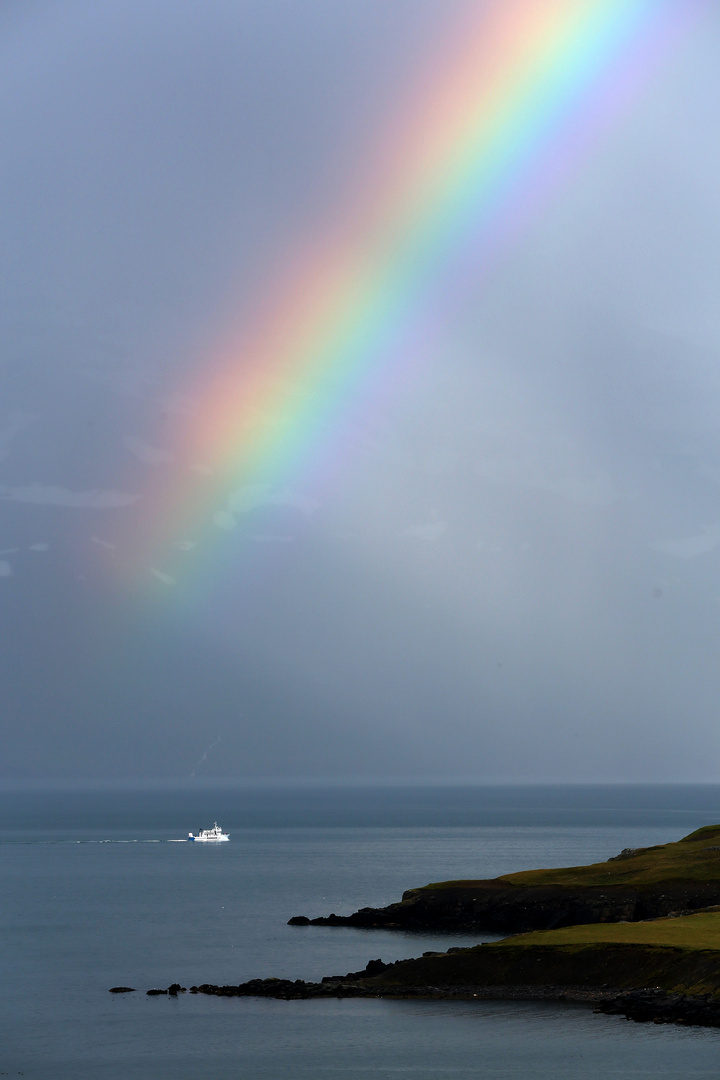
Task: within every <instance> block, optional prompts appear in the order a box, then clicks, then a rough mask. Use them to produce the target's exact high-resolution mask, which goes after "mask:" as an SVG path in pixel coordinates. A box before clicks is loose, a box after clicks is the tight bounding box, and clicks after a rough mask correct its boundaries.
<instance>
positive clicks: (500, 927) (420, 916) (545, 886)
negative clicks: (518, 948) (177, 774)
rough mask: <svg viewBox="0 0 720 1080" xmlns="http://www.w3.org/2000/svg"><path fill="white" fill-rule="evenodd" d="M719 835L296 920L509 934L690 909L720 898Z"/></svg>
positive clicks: (716, 831)
mask: <svg viewBox="0 0 720 1080" xmlns="http://www.w3.org/2000/svg"><path fill="white" fill-rule="evenodd" d="M718 839H720V826H709V827H708V828H706V829H699V830H697V832H695V833H691V834H690V836H687V837H685V839H684V840H681V841H679V842H678V843H676V844H663V845H660V846H658V847H654V848H643V849H639V850H637V851H625V852H622V853H621V855H620V856H618V857H616V858H614V859H610V860H608V862H605V863H594V864H592V865H590V866H580V867H562V868H559V869H557V870H533V871H528V872H523V873H520V874H507V875H505V876H504V877H500V878H493V879H490V880H477V881H472V880H469V881H450V882H439V883H437V884H434V885H426V886H425V887H424V888H421V889H411V890H409V891H408V892H406V893H404V894H403V898H402V901H401V902H400V903H397V904H390V905H389V906H388V907H384V908H361V909H360V910H359V911H356V912H354V913H353V914H352V915H346V916H339V915H329V916H325V917H320V918H315V919H308V918H307V917H305V916H296V917H295V918H294V919H291V920H290V922H291V923H292V924H295V925H307V924H309V923H312V925H315V926H358V927H366V928H370V927H372V928H378V929H379V928H385V929H388V930H394V929H404V930H454V931H463V932H467V931H490V932H496V933H501V934H507V933H519V932H524V931H526V930H548V929H554V928H556V927H562V926H574V925H577V924H587V923H603V922H635V921H638V920H642V919H654V918H660V917H662V916H666V915H676V914H680V913H683V912H692V911H697V910H699V909H701V908H706V907H711V906H713V905H715V904H720V845H718V843H717V840H718ZM713 840H714V841H715V843H711V841H713Z"/></svg>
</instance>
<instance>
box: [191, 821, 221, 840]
mask: <svg viewBox="0 0 720 1080" xmlns="http://www.w3.org/2000/svg"><path fill="white" fill-rule="evenodd" d="M229 839H230V836H229V834H228V833H226V832H223V831H222V829H221V828H220V826H219V825H218V823H217V821H216V822H215V824H214V825H213V827H212V829H201V830H200V831H199V833H198V834H197V836H193V834H192V833H188V841H190V840H192V841H198V840H199V841H201V842H202V843H204V844H205V843H211V844H219V843H222V842H223V841H224V840H229Z"/></svg>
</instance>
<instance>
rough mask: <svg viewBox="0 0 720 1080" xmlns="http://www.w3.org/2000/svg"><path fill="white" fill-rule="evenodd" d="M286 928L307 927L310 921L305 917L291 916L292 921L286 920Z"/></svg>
mask: <svg viewBox="0 0 720 1080" xmlns="http://www.w3.org/2000/svg"><path fill="white" fill-rule="evenodd" d="M287 924H288V926H309V925H310V920H309V919H308V917H307V915H293V917H292V919H288V922H287Z"/></svg>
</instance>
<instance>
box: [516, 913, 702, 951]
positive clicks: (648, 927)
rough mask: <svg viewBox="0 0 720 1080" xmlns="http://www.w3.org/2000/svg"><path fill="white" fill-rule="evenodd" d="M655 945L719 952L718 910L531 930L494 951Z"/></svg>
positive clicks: (518, 935) (517, 935)
mask: <svg viewBox="0 0 720 1080" xmlns="http://www.w3.org/2000/svg"><path fill="white" fill-rule="evenodd" d="M600 944H613V945H658V946H664V947H671V948H681V949H718V950H720V910H716V911H702V912H699V913H698V914H696V915H681V916H678V917H677V918H673V919H649V920H648V921H647V922H631V923H623V922H621V923H590V924H588V925H587V926H565V927H562V928H561V929H559V930H534V931H531V932H530V933H528V934H516V935H515V936H514V937H509V938H505V939H504V940H503V941H501V942H498V943H497V947H498V948H503V947H506V946H509V945H510V946H513V947H519V948H531V947H535V946H537V945H553V946H556V945H600Z"/></svg>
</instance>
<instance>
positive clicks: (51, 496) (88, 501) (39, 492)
mask: <svg viewBox="0 0 720 1080" xmlns="http://www.w3.org/2000/svg"><path fill="white" fill-rule="evenodd" d="M139 498H140V496H139V495H128V494H126V493H125V492H122V491H113V490H107V491H101V490H99V489H96V490H94V491H70V490H69V489H68V488H64V487H57V486H53V485H44V484H27V485H26V486H24V487H4V486H2V485H0V500H4V501H6V502H18V503H31V504H33V505H35V506H72V507H78V508H82V509H89V510H102V509H107V508H109V507H112V508H116V507H122V506H132V505H133V503H136V502H137V501H138V499H139Z"/></svg>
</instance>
